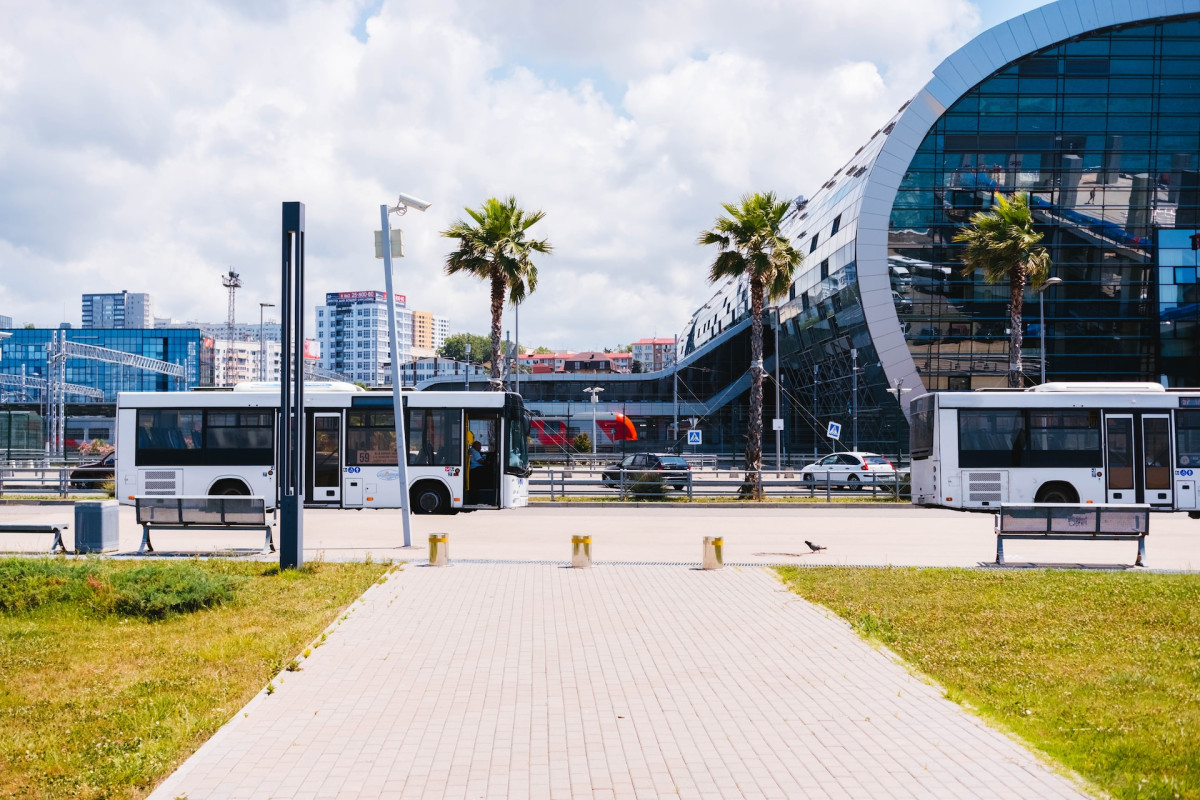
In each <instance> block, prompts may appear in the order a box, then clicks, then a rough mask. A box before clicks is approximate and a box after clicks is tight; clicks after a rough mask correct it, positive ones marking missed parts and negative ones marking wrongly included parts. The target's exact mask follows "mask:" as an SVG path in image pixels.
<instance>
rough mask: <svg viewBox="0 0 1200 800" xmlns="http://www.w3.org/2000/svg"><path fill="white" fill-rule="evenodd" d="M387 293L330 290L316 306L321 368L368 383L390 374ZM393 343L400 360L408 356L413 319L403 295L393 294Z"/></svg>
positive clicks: (380, 382) (384, 379)
mask: <svg viewBox="0 0 1200 800" xmlns="http://www.w3.org/2000/svg"><path fill="white" fill-rule="evenodd" d="M386 297H387V295H386V294H385V293H384V292H379V291H374V290H368V291H357V292H330V293H328V294H326V295H325V305H324V306H318V307H317V309H316V324H317V330H316V334H317V337H316V338H317V341H318V342H319V343H320V346H321V368H322V369H327V370H333V371H335V372H340V373H342V374H344V375H347V376H349V377H350V378H352V379H353V380H355V381H360V382H362V383H364V384H366V385H368V386H383V385H385V384H387V383H388V382H389V380H390V378H389V377H388V375H387V370H388V367H389V365H390V364H391V357H390V348H389V343H388V316H387V300H386ZM394 302H395V309H396V347H397V349H398V350H399V360H400V363H401V364H403V363H405V362H406V361H411V360H412V349H413V320H412V312H411V311H409V310H408V308H407V307H406V306H407V298H405V296H404V295H402V294H398V295H396V296H395V300H394Z"/></svg>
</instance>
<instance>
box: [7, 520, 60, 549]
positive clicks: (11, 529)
mask: <svg viewBox="0 0 1200 800" xmlns="http://www.w3.org/2000/svg"><path fill="white" fill-rule="evenodd" d="M69 527H71V526H70V525H66V524H62V525H53V524H51V525H46V524H39V525H21V524H19V523H8V524H4V525H0V533H52V534H54V543H53V544H51V545H50V552H51V553H58V552H63V553H65V552H67V546H66V545H65V544H63V538H62V532H63V531H65V530H66V529H67V528H69Z"/></svg>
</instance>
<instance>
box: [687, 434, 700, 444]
mask: <svg viewBox="0 0 1200 800" xmlns="http://www.w3.org/2000/svg"><path fill="white" fill-rule="evenodd" d="M702 438H703V437H702V436H701V435H700V431H688V444H701V443H702V442H701V440H702Z"/></svg>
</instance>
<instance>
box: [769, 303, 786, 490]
mask: <svg viewBox="0 0 1200 800" xmlns="http://www.w3.org/2000/svg"><path fill="white" fill-rule="evenodd" d="M770 310H771V311H774V312H775V325H774V328H775V417H774V419H773V420H772V422H771V427H772V428H774V429H775V471H776V472H780V471H782V470H783V456H782V453H783V448H782V439H783V427H782V426H783V412H782V411H781V410H780V405H779V403H780V399H779V307H778V306H771V309H770ZM775 477H777V478H778V477H779V476H778V475H776V476H775Z"/></svg>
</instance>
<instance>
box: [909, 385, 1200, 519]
mask: <svg viewBox="0 0 1200 800" xmlns="http://www.w3.org/2000/svg"><path fill="white" fill-rule="evenodd" d="M911 434H912V436H911V448H912V499H913V502H914V503H918V504H922V505H935V506H948V507H950V508H965V509H985V508H995V507H996V506H999V505H1000V504H1001V503H1031V502H1032V503H1147V504H1149V505H1150V506H1151V507H1153V508H1155V509H1159V510H1164V511H1174V510H1181V511H1188V512H1189V513H1190V515H1191V516H1193V517H1200V510H1198V508H1197V497H1196V479H1197V476H1198V475H1200V389H1180V390H1166V389H1164V388H1163V387H1162V386H1160V385H1158V384H1156V383H1075V384H1072V383H1046V384H1042V385H1041V386H1035V387H1033V388H1031V389H1025V390H1020V389H984V390H979V391H974V392H936V393H932V394H927V395H923V396H921V397H918V398H916V399H915V400H913V402H912V408H911Z"/></svg>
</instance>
